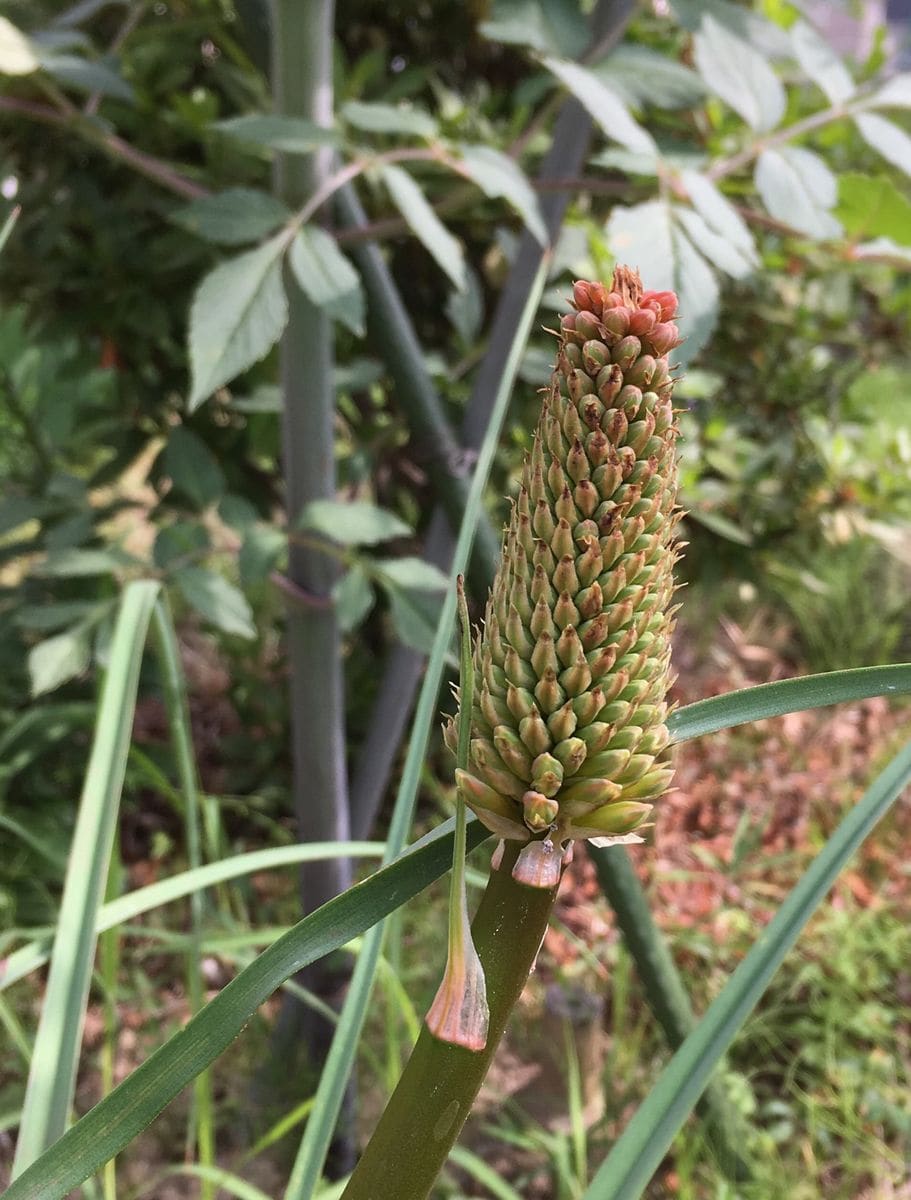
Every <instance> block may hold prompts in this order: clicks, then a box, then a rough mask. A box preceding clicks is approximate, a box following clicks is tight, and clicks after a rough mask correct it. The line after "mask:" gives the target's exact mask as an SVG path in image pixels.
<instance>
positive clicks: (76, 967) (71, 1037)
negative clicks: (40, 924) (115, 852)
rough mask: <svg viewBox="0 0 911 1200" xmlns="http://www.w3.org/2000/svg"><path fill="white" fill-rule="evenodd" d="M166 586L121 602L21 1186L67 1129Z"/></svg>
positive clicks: (25, 1132)
mask: <svg viewBox="0 0 911 1200" xmlns="http://www.w3.org/2000/svg"><path fill="white" fill-rule="evenodd" d="M158 591H159V585H158V584H157V583H154V582H151V581H149V580H140V581H137V582H135V583H131V584H128V585H127V587H126V589H125V591H124V593H123V597H122V599H121V602H120V608H119V611H118V615H117V622H116V625H115V628H114V637H113V641H112V643H111V652H110V662H109V665H108V669H107V671H106V673H105V678H104V684H103V686H102V689H101V698H100V701H99V705H98V718H97V722H96V725H95V734H94V738H93V741H92V750H91V755H90V758H89V765H88V770H87V772H86V777H85V784H84V786H83V791H82V797H81V798H80V801H79V814H78V817H77V819H76V829H75V832H74V835H73V843H72V846H71V848H70V858H69V864H68V866H67V873H66V880H65V883H64V886H63V898H62V900H61V904H60V918H59V921H58V924H57V932H56V935H55V938H54V949H53V952H52V955H51V969H50V974H49V977H48V983H47V991H46V993H45V998H44V1005H43V1007H42V1011H41V1020H40V1022H39V1025H38V1033H37V1036H36V1038H35V1047H34V1055H33V1058H32V1066H31V1070H30V1071H29V1077H28V1084H27V1086H26V1092H25V1104H24V1106H23V1112H22V1125H21V1127H20V1131H19V1141H18V1144H17V1146H16V1156H15V1159H14V1161H13V1172H12V1174H13V1179H15V1178H16V1176H17V1175H20V1174H21V1173H22V1171H23V1170H24V1169H25V1168H26V1167H28V1165H29V1163H31V1162H32V1161H33V1160H34V1159H36V1158H37V1157H38V1155H39V1154H40V1153H41V1152H42V1151H43V1150H44V1149H45V1148H46V1147H47V1146H49V1145H50V1144H51V1143H52V1142H54V1141H55V1140H56V1139H57V1138H59V1137H60V1135H61V1134H62V1133H63V1131H64V1130H65V1128H66V1124H67V1119H68V1116H69V1111H70V1105H71V1103H72V1099H73V1089H74V1086H75V1080H76V1067H77V1065H78V1062H79V1049H80V1042H81V1037H82V1023H83V1019H84V1016H85V1006H86V1003H87V1000H88V994H89V983H90V980H91V974H92V962H93V960H94V957H95V921H96V917H97V913H98V907H99V905H100V903H101V898H102V896H103V895H104V888H105V881H106V879H107V873H108V863H109V861H110V858H111V846H112V844H113V841H114V832H115V830H116V827H117V812H118V809H119V806H120V793H121V789H122V787H123V778H124V773H125V771H126V760H127V753H128V750H129V743H130V735H131V732H132V728H133V712H134V709H135V706H136V693H137V689H138V687H139V670H140V666H141V663H142V652H143V646H144V644H145V638H146V632H147V630H148V626H149V620H150V618H151V615H152V607H153V605H154V603H155V599H156V597H157V595H158Z"/></svg>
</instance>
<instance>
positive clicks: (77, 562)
mask: <svg viewBox="0 0 911 1200" xmlns="http://www.w3.org/2000/svg"><path fill="white" fill-rule="evenodd" d="M135 565H136V559H135V558H132V557H131V556H130V555H129V554H124V553H123V552H122V551H120V550H117V549H116V548H114V547H111V548H109V549H107V550H56V551H54V552H52V553H51V554H49V555H48V556H47V558H46V559H45V560H44V562H42V563H38V564H37V565H36V566H34V567H32V570H33V571H34V573H35V574H36V575H52V576H56V577H58V578H62V579H66V578H73V579H75V578H79V577H82V576H88V575H112V574H113V573H114V572H115V571H120V570H122V569H123V568H124V567H128V566H135Z"/></svg>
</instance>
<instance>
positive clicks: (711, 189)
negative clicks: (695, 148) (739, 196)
mask: <svg viewBox="0 0 911 1200" xmlns="http://www.w3.org/2000/svg"><path fill="white" fill-rule="evenodd" d="M680 180H681V182H682V183H683V186H684V187H685V188H686V191H687V195H688V196H689V198H690V203H691V204H692V206H693V208H695V210H696V212H698V213H699V215H700V216H701V217H702V218H703V219H704V220H705V221H706V222H707V223H708V225H709V226H710V227H711V228H712V229H713V230H714V231H715V232H716V233H718V234H720V235H721V236H722V237H723V238H726V239H727V240H728V241H729V242H730V243H731V245H732V246H736V247H737V249H738V250H740V251H741V252H742V253H743V255H744V257H745V258H747V259H748V261H749V262H751V263H752V264H753V266H758V265H759V256H758V254H757V253H756V243H755V241H754V240H753V235H752V234H751V233H750V231H749V228H748V227H747V223H746V221H744V219H743V217H742V216H741V215H740V213H739V212H738V211H737V209H736V208H735V207H734V206H733V204H732V203H731V202H730V200H728V198H727V197H726V196H725V195H724V194H723V193H722V192H721V190H720V189H719V188H718V187H716V185H715V184H714V183H713V182H712V181H711V179H709V178H708V176H706V175H703V174H702V173H701V172H699V171H689V170H687V171H681V172H680Z"/></svg>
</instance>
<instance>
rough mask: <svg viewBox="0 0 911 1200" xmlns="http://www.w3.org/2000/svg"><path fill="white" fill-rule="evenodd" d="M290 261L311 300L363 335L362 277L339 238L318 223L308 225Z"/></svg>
mask: <svg viewBox="0 0 911 1200" xmlns="http://www.w3.org/2000/svg"><path fill="white" fill-rule="evenodd" d="M289 261H290V263H291V270H292V271H293V272H294V278H295V279H296V280H297V282H298V283H299V284H300V286H301V288H302V290H303V292H304V294H305V295H306V296H307V297H308V298H309V300H310V302H311V303H312V304H315V305H316V307H317V308H322V309H323V310H324V311H325V312H327V313H328V314H329V316H330V317H332V318H333V319H334V320H336V321H341V322H342V324H343V325H347V326H348V328H349V329H350V330H351V332H352V333H354V334H356V335H357V336H358V337H361V336H362V335H363V332H364V293H363V289H362V288H361V281H360V277H359V275H358V273H357V271H355V269H354V267H352V265H351V263H350V262H349V261H348V259H347V258H346V257H345V256H344V254H342V252H341V250H339V248H338V246H337V245H336V244H335V239H334V238H332V237H330V235H329V234H328V233H326V231H325V230H324V229H320V228H319V226H318V225H305V226H304V227H303V229H300V230H298V233H297V237H296V238H295V239H294V241H293V242H292V243H291V254H290V257H289Z"/></svg>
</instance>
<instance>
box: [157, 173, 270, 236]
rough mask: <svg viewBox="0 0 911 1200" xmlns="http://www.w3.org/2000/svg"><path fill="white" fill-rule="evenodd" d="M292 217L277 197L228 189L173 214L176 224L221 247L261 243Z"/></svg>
mask: <svg viewBox="0 0 911 1200" xmlns="http://www.w3.org/2000/svg"><path fill="white" fill-rule="evenodd" d="M290 216H291V212H290V210H289V209H287V208H286V207H285V205H284V204H282V202H281V201H280V200H278V199H276V197H275V196H271V195H270V194H269V193H268V192H261V191H259V189H258V188H244V187H237V188H228V189H227V191H224V192H215V193H214V194H213V195H211V196H202V197H200V199H199V200H193V201H192V202H191V203H190V204H186V205H184V206H183V208H178V209H177V210H176V211H175V212H172V213H171V214H170V219H171V220H172V221H173V222H174V224H175V225H179V226H180V227H181V228H182V229H186V230H187V232H188V233H195V234H196V235H197V237H201V238H205V240H206V241H207V242H214V243H215V244H216V245H221V246H242V245H243V244H244V243H245V242H258V241H259V239H260V238H263V237H265V236H266V234H268V233H272V232H273V230H275V229H277V228H278V226H279V225H282V224H284V222H285V221H287V220H288V218H289V217H290Z"/></svg>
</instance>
